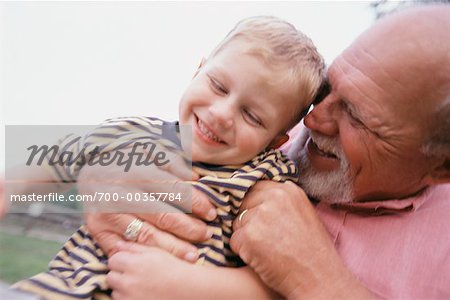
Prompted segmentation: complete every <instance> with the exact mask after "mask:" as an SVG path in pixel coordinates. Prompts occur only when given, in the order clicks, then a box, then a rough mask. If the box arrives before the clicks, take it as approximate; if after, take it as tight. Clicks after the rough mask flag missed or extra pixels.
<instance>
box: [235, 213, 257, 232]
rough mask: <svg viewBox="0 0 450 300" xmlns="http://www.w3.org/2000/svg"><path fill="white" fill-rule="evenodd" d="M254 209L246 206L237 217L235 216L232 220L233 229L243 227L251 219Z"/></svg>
mask: <svg viewBox="0 0 450 300" xmlns="http://www.w3.org/2000/svg"><path fill="white" fill-rule="evenodd" d="M241 210H242V209H241ZM254 210H255V209H254V208H252V209H250V208H246V209H244V210H242V211H241V212H240V213H239V215H238V216H237V218H235V219H234V221H233V231H237V230H239V229H241V228H242V227H244V226H245V225H246V224H247V223H248V222H249V221H250V220H251V218H252V216H253V214H254Z"/></svg>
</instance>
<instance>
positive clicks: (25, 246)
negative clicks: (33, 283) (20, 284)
mask: <svg viewBox="0 0 450 300" xmlns="http://www.w3.org/2000/svg"><path fill="white" fill-rule="evenodd" d="M60 248H61V244H60V243H56V242H49V241H43V240H40V239H36V238H32V237H25V236H18V235H11V234H6V233H3V232H0V279H1V280H2V281H6V282H8V283H14V282H16V281H19V280H21V279H24V278H27V277H30V276H32V275H35V274H37V273H39V272H42V271H45V270H46V269H47V265H48V263H49V261H50V260H51V259H52V258H53V257H54V256H55V255H56V253H57V252H58V251H59V249H60Z"/></svg>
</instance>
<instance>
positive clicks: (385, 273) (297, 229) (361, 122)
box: [88, 5, 450, 299]
mask: <svg viewBox="0 0 450 300" xmlns="http://www.w3.org/2000/svg"><path fill="white" fill-rule="evenodd" d="M448 32H450V7H449V6H445V5H440V6H429V7H422V8H415V9H410V10H407V11H404V12H401V13H398V14H396V15H393V16H389V17H386V18H385V19H382V20H381V21H379V22H378V23H376V24H375V25H374V26H373V27H372V28H370V29H369V30H367V31H366V32H365V33H363V34H362V35H361V36H360V37H359V38H358V39H357V40H356V41H355V42H354V43H353V44H352V45H351V46H350V47H349V48H348V49H347V50H345V51H344V52H343V54H342V55H341V56H340V57H338V58H337V59H336V60H335V62H334V63H333V64H332V65H331V66H330V69H329V72H328V76H329V81H330V85H331V92H330V93H329V95H328V96H327V97H326V98H325V99H324V100H323V101H322V102H321V103H320V104H317V105H316V106H315V108H314V109H313V111H312V112H311V113H310V114H309V115H308V116H307V117H306V118H305V121H304V123H305V125H306V127H307V128H308V132H307V133H306V134H305V137H306V140H305V139H304V140H302V141H298V142H297V145H296V147H294V149H293V151H292V152H293V153H297V154H298V157H299V166H300V168H302V171H301V172H300V173H301V180H300V181H301V182H302V187H303V188H304V190H305V192H306V193H307V194H308V195H310V196H312V197H314V198H316V199H319V200H320V202H319V204H318V205H317V206H316V207H314V206H313V205H311V204H310V201H309V199H308V197H307V196H306V195H305V194H304V193H303V192H302V190H301V189H299V188H298V187H296V186H294V185H293V184H290V183H286V184H276V183H270V182H262V183H260V184H258V185H257V186H256V187H255V188H254V190H253V191H252V193H251V194H250V195H249V196H248V199H246V201H245V205H244V206H245V207H244V209H245V210H243V211H242V212H241V215H240V217H239V218H238V219H237V220H235V224H234V234H233V236H232V240H231V245H232V247H233V250H234V251H236V252H237V253H238V254H239V255H240V257H241V258H242V259H243V260H244V261H245V262H246V263H247V264H248V266H249V267H250V268H251V269H253V271H254V272H255V273H256V274H258V276H259V278H260V279H261V280H262V282H263V283H264V284H265V285H267V286H268V287H270V288H271V289H272V290H274V291H276V292H277V293H279V294H280V295H282V296H283V297H286V298H326V299H329V298H369V297H372V296H376V297H383V298H407V299H410V298H449V297H450V287H449V285H448V283H449V282H450V256H449V253H450V240H449V239H448V236H449V233H450V221H449V220H450V218H449V216H450V201H448V200H449V198H450V185H449V184H448V183H450V40H449V38H448ZM198 203H201V202H200V201H199V202H198ZM196 210H197V211H200V212H205V211H206V210H207V206H206V205H205V204H198V206H197V207H196ZM161 219H164V222H158V221H155V219H154V220H153V223H154V225H155V226H156V227H153V226H152V227H150V228H152V229H151V232H152V234H151V235H148V230H147V231H145V232H146V236H147V237H149V238H148V239H147V242H148V243H149V244H153V245H157V246H162V244H163V243H161V242H155V239H154V238H153V237H154V236H159V237H161V234H162V233H160V231H159V230H158V229H157V228H159V229H168V230H169V231H171V232H172V233H174V234H175V235H177V236H179V237H185V236H187V234H186V232H187V229H185V228H186V227H183V226H179V225H180V224H182V223H183V224H184V225H187V224H188V221H186V219H183V221H175V218H173V219H171V217H169V216H167V215H164V218H162V217H159V219H158V220H161ZM88 221H89V222H88V225H89V226H90V228H91V230H92V231H93V232H95V228H97V227H98V224H103V223H102V222H101V221H98V220H97V221H95V220H93V218H91V219H90V220H88ZM148 222H152V220H150V221H148ZM148 226H151V225H148ZM197 229H198V230H197ZM122 230H125V228H122ZM202 230H204V228H203V227H201V226H200V225H199V223H198V221H196V223H195V224H194V225H192V226H190V227H189V231H190V232H192V231H195V232H197V233H196V237H197V238H199V237H200V236H202V234H204V233H205V232H204V231H202ZM165 234H166V233H165ZM94 235H95V234H94ZM170 238H174V237H173V236H171V237H170ZM191 239H193V238H192V235H191ZM141 240H145V239H141ZM103 242H104V240H103ZM174 245H175V244H173V245H172V246H167V245H165V246H164V245H163V248H166V249H171V250H172V252H177V251H175V250H174V248H176V246H174ZM177 246H180V244H178V245H177ZM180 247H181V246H180ZM120 248H121V250H122V251H119V253H117V254H115V255H113V256H112V258H111V259H110V268H111V270H112V271H111V272H110V274H109V276H108V279H109V283H110V285H111V286H112V287H113V289H114V293H115V294H114V295H115V297H117V298H123V299H125V298H127V299H128V298H129V299H139V298H141V297H151V296H154V297H155V298H160V297H166V298H170V297H186V298H189V297H201V296H203V297H206V298H208V296H207V295H209V297H212V295H214V297H215V298H217V297H218V296H217V295H220V296H222V297H224V298H227V297H231V294H230V293H229V291H228V289H229V290H232V291H233V292H234V293H235V294H234V296H233V297H234V298H238V297H240V298H245V297H247V298H248V297H252V296H253V297H252V298H260V297H261V298H262V297H266V296H267V297H269V296H271V294H270V292H269V291H268V290H266V289H265V288H264V285H262V284H261V282H260V281H258V280H259V278H258V277H255V276H254V275H252V274H250V272H249V269H248V268H244V269H242V270H222V269H220V270H219V269H217V270H213V271H211V269H210V268H204V269H203V270H199V269H198V268H196V266H191V265H188V264H187V263H185V262H182V261H180V260H178V259H175V258H173V257H170V256H169V255H167V254H166V253H164V252H162V251H160V250H158V249H155V248H148V247H144V246H139V245H135V244H133V245H129V244H125V245H122V246H120ZM179 253H180V252H178V254H177V255H178V256H182V255H180V254H179ZM181 253H183V252H182V251H181ZM161 262H164V264H162V263H161ZM202 272H203V273H202ZM213 272H215V275H213V274H212V273H213ZM227 272H228V273H227ZM239 272H240V273H239ZM202 274H208V276H204V275H202ZM153 275H155V276H153ZM216 275H217V280H216V281H215V282H214V284H212V283H211V285H208V284H209V282H210V281H208V280H209V279H211V281H213V277H214V276H216ZM227 275H229V276H227ZM220 276H222V277H220ZM224 276H227V277H224ZM149 277H151V278H152V279H151V280H149V279H148V278H149ZM192 278H194V279H195V280H192ZM220 278H222V279H223V280H220ZM171 279H172V280H177V279H182V280H184V281H185V283H186V285H187V287H186V289H182V287H181V286H180V281H177V282H176V286H178V288H177V289H175V288H172V289H170V288H168V285H167V283H168V282H170V280H171ZM224 279H226V280H224ZM164 283H165V284H164ZM170 284H171V283H169V286H170ZM196 284H197V285H198V289H202V290H203V291H202V292H205V291H204V290H205V289H206V290H207V291H208V292H209V293H211V294H207V293H206V294H205V293H203V294H202V293H196V292H197V291H198V289H197V288H196V287H197V286H196ZM218 291H220V292H219V293H218ZM191 294H192V295H191ZM272 296H273V295H272Z"/></svg>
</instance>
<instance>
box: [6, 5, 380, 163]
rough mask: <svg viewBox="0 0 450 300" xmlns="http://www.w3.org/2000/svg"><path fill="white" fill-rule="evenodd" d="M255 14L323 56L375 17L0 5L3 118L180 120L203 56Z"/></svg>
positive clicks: (294, 8)
mask: <svg viewBox="0 0 450 300" xmlns="http://www.w3.org/2000/svg"><path fill="white" fill-rule="evenodd" d="M255 15H273V16H277V17H280V18H283V19H285V20H287V21H289V22H291V23H292V24H294V25H295V26H296V27H297V28H298V29H299V30H301V31H303V32H304V33H305V34H307V35H308V36H309V37H311V39H312V40H313V41H314V43H315V44H316V46H317V48H318V50H319V52H320V53H322V55H323V56H324V58H325V61H326V62H327V63H331V62H332V61H333V59H334V58H335V57H336V56H337V55H338V54H339V53H340V52H341V51H342V50H344V49H345V48H346V47H347V46H348V45H349V44H350V43H351V42H352V41H353V40H354V39H355V38H356V37H357V36H358V35H359V34H360V33H361V32H362V31H364V29H366V28H367V27H369V26H370V24H372V23H373V21H374V13H373V11H372V9H371V8H370V6H369V2H363V1H358V2H348V1H347V2H132V3H130V2H42V3H39V2H1V3H0V58H1V60H0V98H1V106H0V117H1V125H2V127H4V126H5V124H8V125H19V124H20V125H43V124H45V125H93V124H98V123H100V122H101V121H103V120H104V119H107V118H111V117H117V116H136V115H146V116H156V117H160V118H162V119H166V120H176V119H177V115H178V100H179V98H180V96H181V94H182V93H183V90H184V88H185V87H186V86H187V85H188V84H189V81H190V80H191V78H192V76H193V75H194V73H195V71H196V69H197V67H198V65H199V63H200V61H201V59H202V57H207V56H208V54H209V52H210V51H211V50H212V49H213V48H214V46H215V45H216V44H217V43H219V42H220V41H221V40H222V39H223V37H224V36H225V35H226V34H227V33H228V31H230V30H231V29H232V28H233V27H234V25H235V24H236V23H237V22H238V21H239V20H241V19H243V18H245V17H249V16H255ZM0 139H1V140H4V131H3V130H2V132H1V134H0ZM1 147H2V148H1V149H0V150H1V153H4V143H2V145H1ZM1 157H2V158H1V160H0V166H3V155H1Z"/></svg>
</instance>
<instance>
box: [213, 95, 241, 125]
mask: <svg viewBox="0 0 450 300" xmlns="http://www.w3.org/2000/svg"><path fill="white" fill-rule="evenodd" d="M208 110H209V113H210V114H211V116H212V117H213V119H214V121H216V122H217V124H218V125H219V126H221V127H222V128H224V129H229V128H231V127H232V126H233V124H234V121H233V117H234V114H235V113H234V112H233V111H234V107H233V104H232V101H230V100H222V101H217V102H215V103H214V104H213V105H211V106H210V107H209V109H208Z"/></svg>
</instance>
